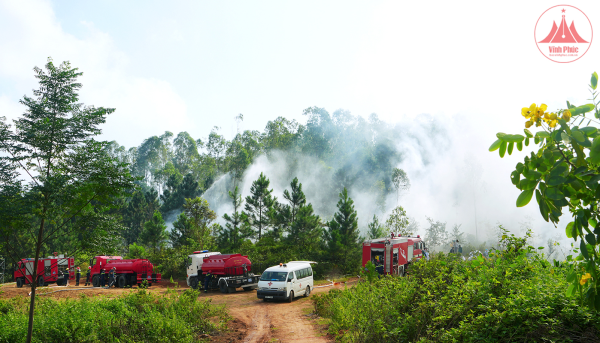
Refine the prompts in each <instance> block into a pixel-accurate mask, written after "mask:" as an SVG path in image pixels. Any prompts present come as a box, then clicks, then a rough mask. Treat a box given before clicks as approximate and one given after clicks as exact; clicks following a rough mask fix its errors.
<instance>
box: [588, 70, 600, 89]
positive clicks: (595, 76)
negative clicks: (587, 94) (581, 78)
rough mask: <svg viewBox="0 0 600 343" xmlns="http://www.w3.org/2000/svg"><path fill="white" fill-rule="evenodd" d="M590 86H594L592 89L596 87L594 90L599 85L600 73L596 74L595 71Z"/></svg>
mask: <svg viewBox="0 0 600 343" xmlns="http://www.w3.org/2000/svg"><path fill="white" fill-rule="evenodd" d="M590 86H592V89H594V90H595V89H596V87H597V86H598V74H596V72H594V73H593V74H592V79H591V80H590Z"/></svg>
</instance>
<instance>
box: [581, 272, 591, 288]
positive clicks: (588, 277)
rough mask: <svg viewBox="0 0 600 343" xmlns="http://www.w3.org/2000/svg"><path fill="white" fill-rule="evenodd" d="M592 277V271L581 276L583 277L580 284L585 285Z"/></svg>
mask: <svg viewBox="0 0 600 343" xmlns="http://www.w3.org/2000/svg"><path fill="white" fill-rule="evenodd" d="M591 278H592V276H591V275H590V273H586V274H585V275H582V276H581V279H580V280H579V284H580V285H582V286H583V285H585V283H586V282H587V281H588V280H589V279H591Z"/></svg>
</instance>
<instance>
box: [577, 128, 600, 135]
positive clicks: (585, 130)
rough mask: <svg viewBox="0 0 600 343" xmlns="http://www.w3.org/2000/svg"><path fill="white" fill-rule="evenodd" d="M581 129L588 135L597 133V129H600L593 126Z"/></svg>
mask: <svg viewBox="0 0 600 343" xmlns="http://www.w3.org/2000/svg"><path fill="white" fill-rule="evenodd" d="M579 130H581V131H583V132H584V133H585V134H586V135H587V136H588V137H589V136H591V135H593V134H594V133H596V131H598V129H597V128H595V127H593V126H586V127H582V128H581V129H579Z"/></svg>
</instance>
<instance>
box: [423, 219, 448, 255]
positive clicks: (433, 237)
mask: <svg viewBox="0 0 600 343" xmlns="http://www.w3.org/2000/svg"><path fill="white" fill-rule="evenodd" d="M427 221H428V222H429V227H427V228H426V229H425V241H426V242H427V246H428V247H429V248H431V249H435V248H436V247H438V246H441V245H443V244H446V243H448V239H449V235H448V231H446V223H442V222H440V221H435V220H433V219H431V218H429V217H427Z"/></svg>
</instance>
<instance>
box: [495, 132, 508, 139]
mask: <svg viewBox="0 0 600 343" xmlns="http://www.w3.org/2000/svg"><path fill="white" fill-rule="evenodd" d="M504 136H506V133H504V132H498V133H497V134H496V137H498V139H502V138H503V137H504Z"/></svg>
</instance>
